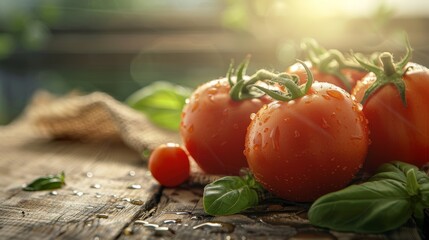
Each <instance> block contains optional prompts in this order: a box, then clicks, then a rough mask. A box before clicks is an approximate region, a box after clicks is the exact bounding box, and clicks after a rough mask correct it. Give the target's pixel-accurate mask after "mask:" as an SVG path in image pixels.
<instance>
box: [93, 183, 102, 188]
mask: <svg viewBox="0 0 429 240" xmlns="http://www.w3.org/2000/svg"><path fill="white" fill-rule="evenodd" d="M91 188H95V189H100V188H101V185H100V184H98V183H96V184H92V185H91Z"/></svg>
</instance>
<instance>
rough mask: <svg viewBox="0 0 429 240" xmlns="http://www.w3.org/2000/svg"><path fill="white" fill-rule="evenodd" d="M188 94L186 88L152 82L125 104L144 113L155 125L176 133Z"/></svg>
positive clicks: (189, 92)
mask: <svg viewBox="0 0 429 240" xmlns="http://www.w3.org/2000/svg"><path fill="white" fill-rule="evenodd" d="M190 94H191V91H190V90H189V89H187V88H184V87H181V86H178V85H173V84H171V83H168V82H154V83H152V84H151V85H149V86H147V87H144V88H142V89H140V90H139V91H137V92H135V93H133V94H132V95H131V96H130V97H129V98H128V99H127V100H126V102H127V104H128V105H129V106H130V107H132V108H134V109H136V110H138V111H140V112H142V113H144V114H145V115H146V116H147V117H148V118H149V120H150V121H152V122H153V123H154V124H155V125H157V126H159V127H162V128H166V129H169V130H174V131H177V130H178V129H179V125H180V120H181V113H182V109H183V106H184V105H185V101H186V99H187V98H188V97H189V96H190Z"/></svg>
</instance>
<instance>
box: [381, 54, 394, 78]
mask: <svg viewBox="0 0 429 240" xmlns="http://www.w3.org/2000/svg"><path fill="white" fill-rule="evenodd" d="M379 58H380V63H381V64H382V66H383V70H384V74H386V76H387V77H389V76H392V75H393V74H395V73H396V72H397V71H396V68H395V63H394V62H393V56H392V54H390V53H388V52H384V53H382V54H380V57H379Z"/></svg>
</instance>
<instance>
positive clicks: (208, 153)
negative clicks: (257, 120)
mask: <svg viewBox="0 0 429 240" xmlns="http://www.w3.org/2000/svg"><path fill="white" fill-rule="evenodd" d="M229 92H230V84H229V83H228V80H227V79H218V80H213V81H210V82H207V83H205V84H203V85H201V86H200V87H198V88H197V89H196V90H195V91H194V93H193V94H192V96H191V97H190V98H189V101H188V102H187V104H186V105H185V107H184V109H183V112H182V122H181V126H180V133H181V136H182V139H183V142H184V145H185V147H186V149H187V150H188V152H189V154H190V155H191V156H192V157H193V158H194V160H195V162H196V163H197V164H198V165H199V167H200V168H201V169H202V170H203V171H204V172H206V173H211V174H225V175H237V174H239V171H240V169H241V168H243V167H247V161H246V158H245V156H244V154H243V150H244V138H245V135H246V129H247V126H248V125H249V123H250V114H251V113H255V112H257V111H258V110H259V109H260V108H261V107H262V106H263V105H264V104H267V103H268V102H270V101H271V100H270V99H269V98H268V97H261V98H253V99H247V100H241V101H235V100H232V99H231V97H230V94H229Z"/></svg>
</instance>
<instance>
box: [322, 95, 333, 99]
mask: <svg viewBox="0 0 429 240" xmlns="http://www.w3.org/2000/svg"><path fill="white" fill-rule="evenodd" d="M322 97H323V98H324V99H326V100H331V98H330V97H329V96H328V95H325V94H322Z"/></svg>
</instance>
